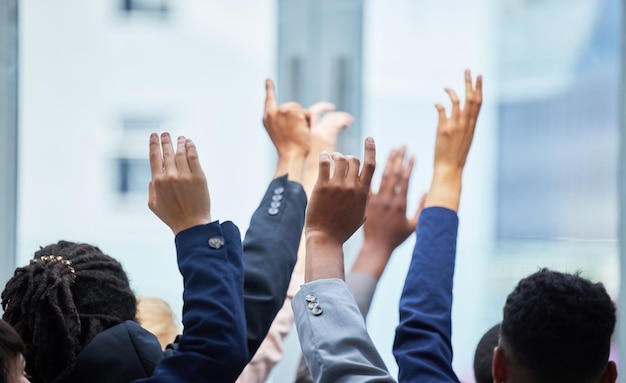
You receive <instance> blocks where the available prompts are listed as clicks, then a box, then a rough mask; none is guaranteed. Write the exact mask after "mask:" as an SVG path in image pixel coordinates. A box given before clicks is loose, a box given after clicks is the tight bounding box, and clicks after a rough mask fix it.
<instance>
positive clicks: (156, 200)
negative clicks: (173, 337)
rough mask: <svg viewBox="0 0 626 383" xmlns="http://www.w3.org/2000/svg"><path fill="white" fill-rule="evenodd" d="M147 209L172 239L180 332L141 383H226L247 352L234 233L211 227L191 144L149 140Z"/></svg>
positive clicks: (239, 253)
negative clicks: (174, 344)
mask: <svg viewBox="0 0 626 383" xmlns="http://www.w3.org/2000/svg"><path fill="white" fill-rule="evenodd" d="M150 167H151V171H152V180H151V182H150V194H149V201H148V206H149V207H150V209H151V210H152V211H153V212H154V214H156V216H157V217H159V218H160V219H161V220H162V221H163V222H164V223H165V224H166V225H167V226H169V227H170V228H171V229H172V231H173V232H174V234H175V235H176V250H177V254H178V267H179V269H180V272H181V274H182V275H183V281H184V287H185V288H184V291H183V300H184V303H185V304H184V307H183V324H184V330H183V334H182V336H181V337H180V338H179V340H178V347H177V348H175V349H174V351H173V352H172V353H170V355H169V356H167V357H165V358H164V359H162V360H161V361H160V362H159V364H157V366H156V368H155V370H154V373H153V375H152V377H150V378H147V379H143V380H141V382H174V381H175V382H206V381H211V382H232V381H234V379H235V378H236V377H237V375H238V374H239V372H240V371H241V370H242V369H243V367H244V365H245V363H246V361H247V357H248V350H247V344H246V336H245V334H246V327H245V316H244V307H243V259H242V247H241V237H240V234H239V230H238V229H237V227H236V226H235V225H234V224H233V223H232V222H225V223H223V224H220V223H219V222H212V223H210V222H211V209H210V199H209V190H208V186H207V182H206V178H205V175H204V172H203V171H202V168H201V166H200V162H199V160H198V153H197V150H196V146H195V145H194V143H193V142H192V141H191V140H189V139H186V138H185V137H179V138H178V141H177V149H176V151H174V146H173V145H172V141H171V138H170V136H169V134H167V133H164V134H163V135H161V142H160V143H159V137H158V136H157V135H156V134H152V135H151V136H150Z"/></svg>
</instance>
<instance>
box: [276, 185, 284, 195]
mask: <svg viewBox="0 0 626 383" xmlns="http://www.w3.org/2000/svg"><path fill="white" fill-rule="evenodd" d="M284 192H285V188H284V187H282V186H279V187H277V188H276V189H274V194H283V193H284Z"/></svg>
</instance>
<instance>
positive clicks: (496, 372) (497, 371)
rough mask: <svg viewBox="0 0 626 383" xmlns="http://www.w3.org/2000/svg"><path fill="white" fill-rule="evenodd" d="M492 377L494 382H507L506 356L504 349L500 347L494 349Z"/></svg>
mask: <svg viewBox="0 0 626 383" xmlns="http://www.w3.org/2000/svg"><path fill="white" fill-rule="evenodd" d="M491 375H492V376H493V381H494V382H506V356H505V355H504V349H503V348H502V347H500V346H496V347H495V348H494V349H493V362H492V363H491Z"/></svg>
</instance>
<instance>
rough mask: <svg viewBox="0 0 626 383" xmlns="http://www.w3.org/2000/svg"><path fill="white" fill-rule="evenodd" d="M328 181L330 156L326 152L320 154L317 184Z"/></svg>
mask: <svg viewBox="0 0 626 383" xmlns="http://www.w3.org/2000/svg"><path fill="white" fill-rule="evenodd" d="M329 179H330V156H329V155H328V153H326V152H322V154H320V165H319V172H318V174H317V182H328V180H329Z"/></svg>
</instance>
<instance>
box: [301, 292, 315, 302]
mask: <svg viewBox="0 0 626 383" xmlns="http://www.w3.org/2000/svg"><path fill="white" fill-rule="evenodd" d="M304 299H305V300H306V301H307V302H317V296H316V295H315V294H308V295H307V296H306V297H304Z"/></svg>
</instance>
